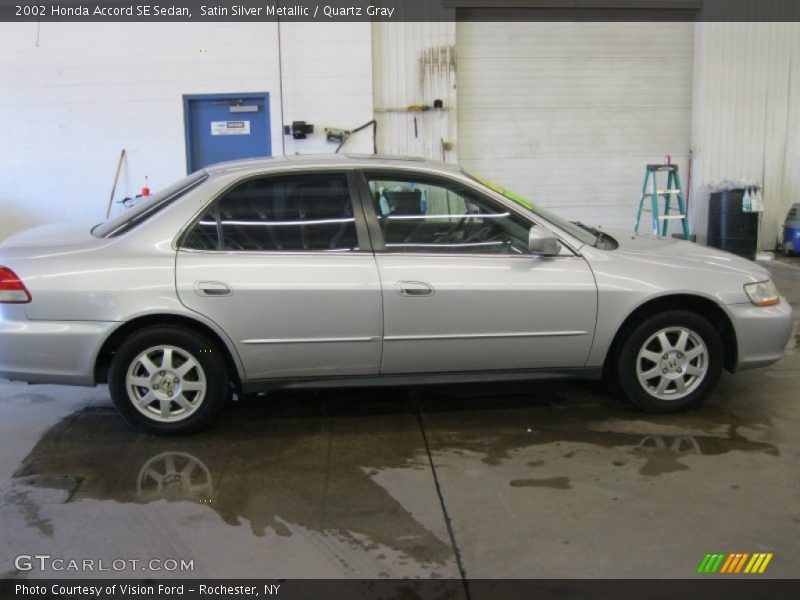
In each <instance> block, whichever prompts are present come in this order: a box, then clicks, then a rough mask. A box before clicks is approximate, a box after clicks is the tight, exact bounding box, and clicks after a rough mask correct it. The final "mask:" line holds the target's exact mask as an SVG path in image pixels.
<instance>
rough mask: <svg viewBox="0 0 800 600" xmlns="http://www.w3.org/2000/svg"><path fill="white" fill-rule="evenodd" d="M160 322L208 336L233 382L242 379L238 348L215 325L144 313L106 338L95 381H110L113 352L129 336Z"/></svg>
mask: <svg viewBox="0 0 800 600" xmlns="http://www.w3.org/2000/svg"><path fill="white" fill-rule="evenodd" d="M159 325H164V326H173V327H174V326H179V327H184V328H186V329H190V330H192V331H196V332H197V333H200V334H202V335H205V336H206V337H208V338H209V339H210V340H211V341H212V342H214V343H215V344H216V345H217V347H218V348H219V349H220V352H221V353H222V355H223V357H224V359H225V365H226V367H227V369H228V376H229V378H230V381H233V382H235V383H237V384H239V383H240V382H241V380H242V379H243V374H244V373H243V370H242V368H241V366H240V363H239V360H238V355H236V351H235V349H233V348H232V347H231V346H230V344H229V342H228V341H227V340H225V339H224V337H223V335H222V334H220V333H219V332H217V331H215V330H214V328H212V327H210V326H209V325H207V324H206V323H203V322H201V321H199V320H197V319H193V318H191V317H187V316H185V315H177V314H167V313H158V314H148V315H142V316H138V317H136V318H134V319H131V320H130V321H126V322H125V323H123V324H122V325H121V326H120V327H117V328H116V329H115V330H114V331H113V332H112V333H111V335H109V336H108V337H107V338H106V340H105V341H104V342H103V345H102V346H101V347H100V351H99V352H98V353H97V358H96V359H95V364H94V380H95V383H107V382H108V371H109V368H110V367H111V360H112V359H113V358H114V354H115V353H116V351H117V349H119V347H120V345H121V344H122V343H123V341H124V340H125V339H126V338H128V337H129V336H130V335H131V334H133V333H135V332H137V331H141V330H142V329H145V328H148V327H154V326H159Z"/></svg>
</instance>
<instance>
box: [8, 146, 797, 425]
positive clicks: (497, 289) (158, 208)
mask: <svg viewBox="0 0 800 600" xmlns="http://www.w3.org/2000/svg"><path fill="white" fill-rule="evenodd" d="M791 327H792V315H791V309H790V307H789V305H788V304H787V302H786V300H785V299H783V298H781V297H780V296H779V295H778V292H777V291H776V289H775V286H774V285H773V283H772V282H771V281H770V278H769V276H768V274H767V272H766V271H765V270H764V269H763V268H761V267H760V266H758V265H757V264H755V263H752V262H749V261H746V260H743V259H740V258H738V257H736V256H733V255H730V254H726V253H724V252H720V251H718V250H714V249H710V248H705V247H701V246H697V245H694V244H690V243H688V242H683V241H676V240H671V239H657V238H646V237H633V236H631V235H630V234H627V233H618V232H613V231H606V230H602V229H596V228H592V227H588V226H585V225H582V224H579V223H572V222H568V221H565V220H564V219H562V218H560V217H558V216H556V215H553V214H551V213H549V212H547V211H545V210H542V209H540V208H538V207H535V206H534V205H532V204H531V203H530V202H528V201H527V200H525V199H524V198H521V197H519V196H517V195H515V194H513V193H511V192H509V191H507V190H504V189H502V188H500V187H498V186H496V185H494V184H492V183H490V182H488V181H485V180H483V179H481V178H480V177H477V176H474V175H471V174H469V173H467V172H464V171H463V170H461V169H460V168H458V167H456V166H453V165H445V164H441V163H433V162H426V161H422V160H414V159H395V158H381V157H374V156H364V157H357V156H341V155H335V156H327V157H302V158H301V157H296V158H288V159H286V158H275V159H254V160H247V161H239V162H233V163H225V164H220V165H216V166H212V167H208V168H206V169H205V170H203V171H199V172H196V173H193V174H192V175H190V176H188V177H187V178H185V179H183V180H182V181H179V182H178V183H176V184H175V185H173V186H171V187H169V188H168V189H165V190H163V191H162V192H161V193H159V194H156V195H155V196H152V197H150V198H148V199H146V200H145V201H144V202H142V203H140V204H138V205H137V206H135V207H133V208H131V209H130V210H128V211H126V212H124V213H122V214H121V215H119V216H118V217H116V218H114V219H111V220H108V221H106V222H104V223H101V224H99V225H95V226H93V227H92V226H90V225H64V226H61V225H54V226H45V227H40V228H37V229H33V230H29V231H26V232H23V233H19V234H17V235H14V236H12V237H11V238H9V239H7V240H5V242H4V243H3V244H2V245H0V377H5V378H8V379H14V380H21V381H28V382H35V383H62V384H73V385H86V386H91V385H96V384H98V383H104V382H108V384H109V387H110V391H111V395H112V398H113V400H114V402H115V404H116V406H117V407H118V409H119V411H120V412H121V413H122V415H123V416H124V417H125V418H126V419H127V420H128V421H130V422H131V423H132V424H134V425H135V426H137V427H139V428H140V429H142V430H144V431H147V432H151V433H159V434H168V433H178V432H189V431H195V430H198V429H200V428H203V427H205V426H207V425H209V424H210V423H211V422H212V421H213V419H214V416H215V415H216V413H217V411H218V410H219V409H220V408H221V407H222V405H223V404H224V403H225V400H226V398H227V397H228V396H229V395H230V394H232V393H237V392H238V393H250V392H255V391H261V390H265V389H271V388H276V387H306V388H308V387H315V386H325V387H331V386H359V385H381V384H391V385H397V384H426V383H439V382H450V381H487V380H513V379H532V378H540V377H584V378H597V379H600V378H602V377H606V378H609V379H612V380H616V381H617V382H618V383H619V387H620V388H621V390H622V391H623V393H624V395H625V396H626V397H627V398H628V399H629V400H630V401H631V402H633V403H634V404H635V405H637V406H638V407H640V408H641V409H643V410H646V411H652V412H675V411H681V410H685V409H688V408H690V407H693V406H695V405H697V404H698V403H699V402H700V401H701V400H702V399H703V398H704V397H705V396H707V395H708V393H709V392H710V391H711V390H712V389H713V388H714V386H715V384H716V383H717V381H718V379H719V377H720V373H721V371H722V369H723V368H725V369H728V370H729V371H736V370H739V369H747V368H751V367H760V366H764V365H768V364H770V363H773V362H775V361H777V360H778V359H779V358H781V356H782V355H783V351H784V347H785V345H786V342H787V340H788V338H789V335H790V333H791Z"/></svg>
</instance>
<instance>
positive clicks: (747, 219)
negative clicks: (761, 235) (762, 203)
mask: <svg viewBox="0 0 800 600" xmlns="http://www.w3.org/2000/svg"><path fill="white" fill-rule="evenodd" d="M742 200H744V190H740V189H737V190H727V191H724V192H714V193H713V194H711V198H710V199H709V202H708V241H707V243H708V245H709V246H712V247H714V248H719V249H720V250H725V251H726V252H732V253H733V254H738V255H739V256H742V257H744V258H747V259H750V260H755V258H756V250H757V244H758V213H754V212H743V211H742Z"/></svg>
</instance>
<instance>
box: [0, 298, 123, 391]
mask: <svg viewBox="0 0 800 600" xmlns="http://www.w3.org/2000/svg"><path fill="white" fill-rule="evenodd" d="M7 312H10V311H7ZM9 316H10V315H8V314H7V313H6V314H2V313H0V377H2V378H5V379H11V380H15V381H27V382H28V383H59V384H66V385H86V386H92V385H94V384H95V381H94V364H95V360H96V358H97V354H98V352H99V351H100V348H101V346H102V345H103V342H104V341H105V340H106V339H107V338H108V335H109V334H110V333H111V331H112V330H113V329H114V328H115V327H118V326H119V323H114V322H103V321H28V320H26V319H20V320H12V319H9Z"/></svg>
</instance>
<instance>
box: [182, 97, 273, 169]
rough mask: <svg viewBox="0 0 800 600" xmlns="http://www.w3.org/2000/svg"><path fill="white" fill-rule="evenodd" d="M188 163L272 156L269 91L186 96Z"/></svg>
mask: <svg viewBox="0 0 800 600" xmlns="http://www.w3.org/2000/svg"><path fill="white" fill-rule="evenodd" d="M183 111H184V120H185V125H186V166H187V169H188V172H189V173H191V172H193V171H196V170H198V169H202V168H203V167H205V166H206V165H210V164H214V163H218V162H223V161H226V160H237V159H240V158H254V157H257V156H271V155H272V144H271V142H270V126H269V94H267V93H263V92H262V93H252V94H217V95H203V96H184V97H183Z"/></svg>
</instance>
